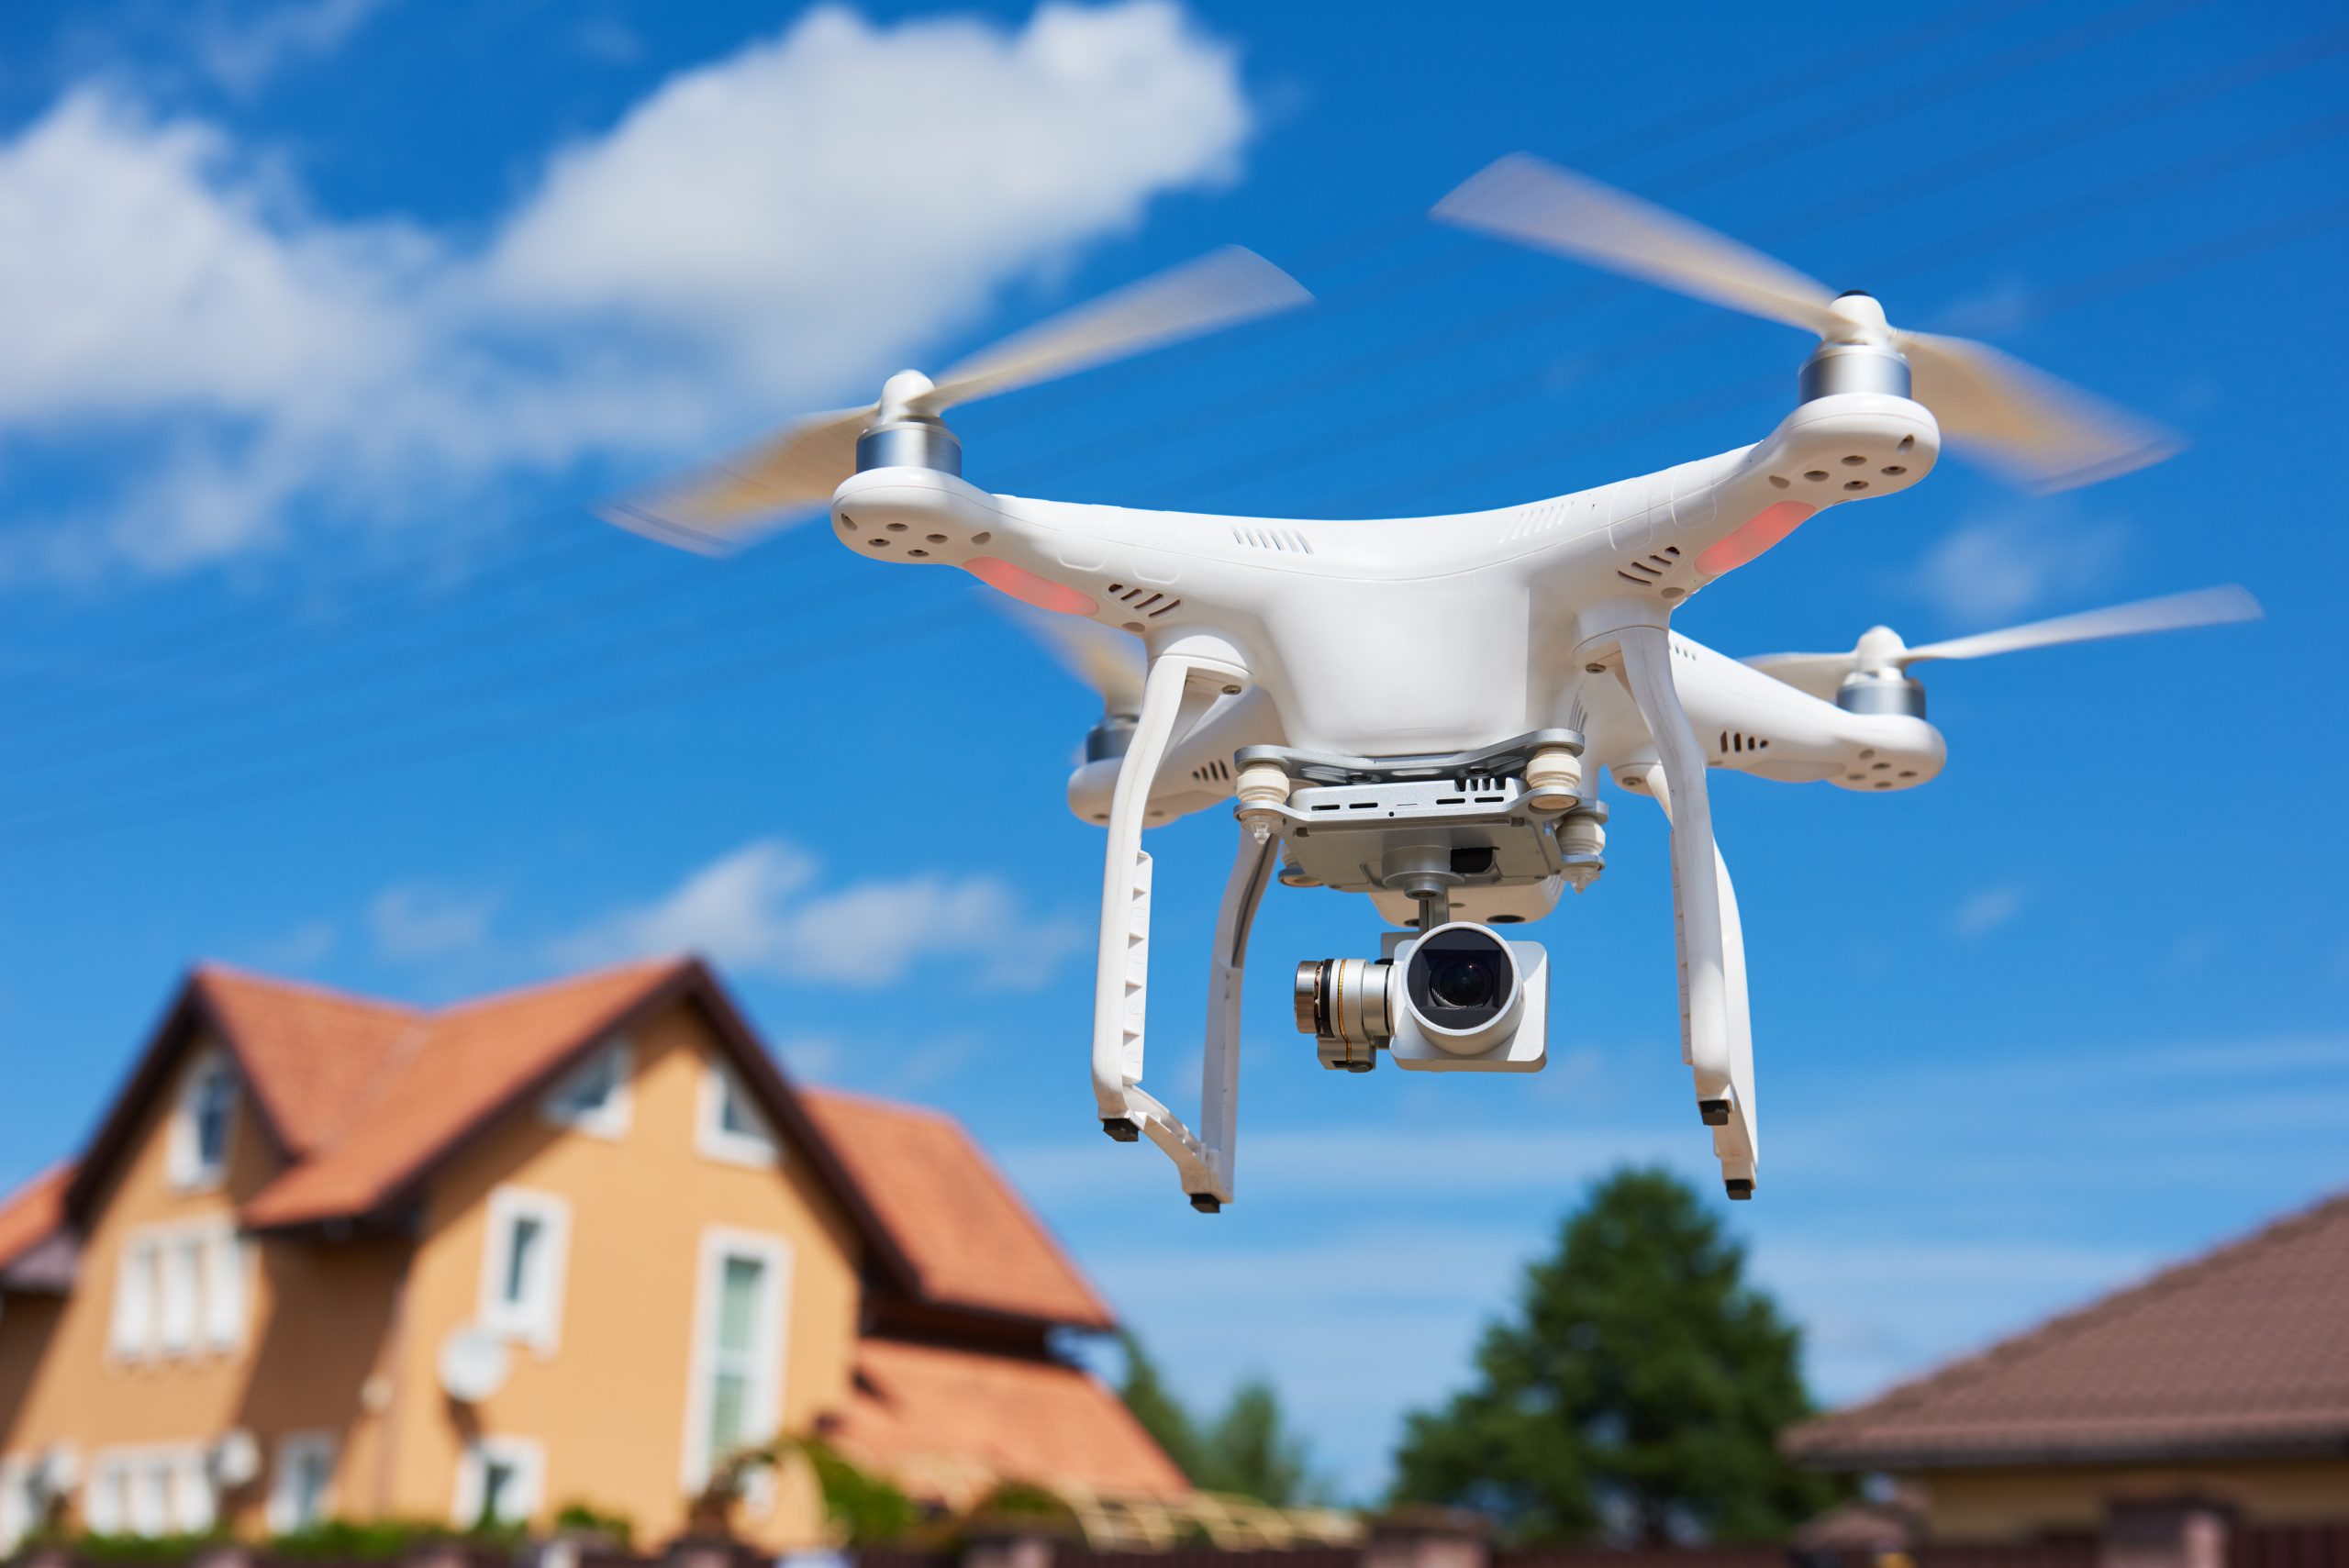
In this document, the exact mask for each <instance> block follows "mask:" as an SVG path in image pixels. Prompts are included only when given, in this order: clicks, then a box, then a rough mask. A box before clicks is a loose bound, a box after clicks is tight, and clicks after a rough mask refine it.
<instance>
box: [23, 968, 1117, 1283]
mask: <svg viewBox="0 0 2349 1568" xmlns="http://www.w3.org/2000/svg"><path fill="white" fill-rule="evenodd" d="M680 1004H690V1005H693V1006H697V1007H698V1008H699V1009H700V1011H701V1014H702V1016H703V1018H705V1019H706V1020H707V1022H708V1024H709V1026H710V1029H711V1031H712V1034H713V1035H714V1037H715V1039H716V1040H717V1042H718V1048H719V1049H720V1050H721V1051H724V1052H725V1053H726V1055H727V1058H728V1060H729V1062H732V1063H733V1064H734V1066H735V1067H736V1068H737V1069H738V1070H739V1072H740V1076H741V1079H742V1082H743V1083H744V1084H745V1085H746V1086H747V1087H748V1088H749V1090H750V1091H751V1094H752V1095H755V1096H756V1097H757V1099H758V1101H759V1103H760V1105H761V1106H763V1108H764V1109H765V1111H766V1112H767V1114H768V1115H769V1116H770V1117H771V1118H773V1120H774V1125H775V1128H776V1130H777V1131H778V1132H780V1133H781V1134H782V1136H783V1138H784V1140H785V1145H786V1146H787V1147H789V1148H790V1149H792V1150H793V1151H794V1152H795V1155H796V1157H797V1158H799V1159H801V1160H802V1161H803V1162H804V1163H805V1165H806V1166H807V1168H808V1169H809V1170H810V1171H811V1172H812V1173H814V1176H815V1178H816V1180H817V1182H818V1184H819V1185H820V1186H822V1187H823V1188H824V1189H825V1190H826V1191H827V1192H829V1194H830V1195H831V1196H832V1197H833V1198H834V1199H836V1200H837V1201H838V1202H839V1204H840V1205H841V1208H842V1210H843V1211H845V1213H846V1214H847V1216H848V1218H849V1220H850V1222H851V1223H852V1225H854V1226H855V1227H856V1229H857V1230H858V1231H859V1233H860V1234H861V1235H862V1236H863V1238H864V1240H865V1242H866V1245H867V1246H868V1248H869V1250H870V1253H871V1255H872V1257H873V1258H874V1262H875V1264H876V1271H877V1273H879V1275H880V1276H881V1277H882V1278H884V1279H885V1280H886V1281H889V1282H891V1283H893V1284H895V1285H896V1287H898V1288H899V1289H901V1290H903V1291H904V1292H905V1293H906V1294H907V1296H908V1297H909V1298H910V1299H912V1300H914V1301H916V1302H918V1303H922V1304H925V1305H928V1306H934V1307H945V1308H950V1309H953V1310H956V1311H960V1312H964V1313H985V1314H987V1315H989V1316H991V1317H994V1318H1003V1319H1011V1320H1016V1321H1018V1322H1019V1323H1021V1324H1024V1325H1028V1326H1030V1327H1033V1326H1038V1325H1053V1324H1064V1325H1067V1326H1070V1327H1074V1328H1086V1329H1107V1328H1110V1327H1113V1326H1114V1321H1115V1320H1114V1319H1113V1318H1111V1316H1110V1313H1109V1310H1108V1307H1107V1306H1105V1305H1104V1304H1103V1303H1102V1301H1101V1298H1100V1297H1099V1296H1097V1295H1096V1294H1094V1291H1093V1289H1092V1287H1091V1286H1090V1285H1089V1284H1086V1283H1085V1277H1084V1275H1082V1274H1081V1273H1078V1272H1077V1270H1076V1267H1075V1265H1074V1264H1073V1263H1071V1262H1069V1260H1068V1257H1067V1255H1066V1254H1065V1253H1063V1251H1061V1250H1060V1248H1059V1246H1058V1245H1057V1244H1056V1243H1055V1242H1054V1241H1053V1240H1052V1237H1051V1235H1050V1234H1049V1233H1047V1232H1046V1231H1045V1229H1044V1228H1043V1226H1042V1225H1041V1224H1040V1223H1039V1222H1038V1221H1037V1219H1036V1218H1035V1216H1034V1215H1033V1214H1031V1213H1030V1211H1029V1209H1028V1207H1027V1206H1026V1205H1025V1204H1023V1203H1022V1202H1021V1201H1020V1200H1019V1195H1017V1194H1015V1193H1014V1192H1013V1191H1012V1190H1011V1189H1010V1187H1009V1186H1008V1184H1006V1183H1005V1181H1004V1179H1003V1176H1002V1173H1000V1172H998V1171H997V1170H996V1168H995V1166H994V1165H993V1164H992V1163H990V1162H988V1161H987V1159H986V1157H985V1155H983V1154H982V1153H980V1152H979V1151H978V1150H977V1148H976V1147H974V1145H973V1144H972V1143H971V1141H970V1140H969V1138H968V1137H966V1136H965V1135H964V1133H963V1129H961V1128H960V1127H959V1126H957V1125H956V1124H955V1123H954V1122H953V1121H952V1120H951V1119H950V1118H946V1117H943V1116H941V1115H938V1114H937V1113H935V1112H930V1111H921V1110H917V1109H914V1108H913V1107H911V1106H892V1105H888V1104H885V1103H884V1102H879V1101H873V1100H863V1099H857V1098H852V1097H850V1096H844V1095H802V1094H801V1093H800V1092H799V1091H798V1090H797V1089H796V1088H795V1087H794V1086H793V1085H792V1084H789V1083H788V1082H786V1081H785V1078H784V1076H783V1073H782V1071H781V1069H780V1068H779V1067H778V1066H777V1065H776V1064H775V1062H774V1057H773V1056H772V1055H771V1054H770V1053H769V1052H768V1051H766V1049H765V1048H764V1047H763V1045H761V1044H760V1043H759V1041H758V1039H757V1037H756V1036H754V1035H753V1034H752V1033H751V1030H750V1027H749V1026H748V1025H747V1024H746V1023H744V1022H743V1020H742V1017H741V1014H740V1011H739V1010H738V1009H736V1007H735V1006H734V1005H733V1003H732V1002H731V1001H730V1000H729V998H728V997H727V995H726V994H725V991H724V989H723V988H722V987H721V986H720V985H719V984H718V981H717V979H716V977H715V976H713V975H712V974H711V973H709V971H708V970H707V968H706V967H705V966H703V965H702V964H701V963H700V962H696V961H694V960H690V959H667V960H661V961H656V962H646V963H636V964H629V965H624V966H621V967H618V968H614V969H607V970H600V971H596V972H595V973H588V974H584V975H577V976H573V977H572V978H570V979H566V980H562V981H557V982H554V983H552V984H544V985H538V986H532V987H529V988H527V989H524V990H519V991H512V992H507V993H505V994H503V995H496V996H491V997H487V998H484V999H483V1000H479V1001H474V1002H467V1003H463V1004H461V1005H459V1006H452V1007H446V1008H441V1009H439V1010H430V1011H428V1010H425V1009H422V1008H417V1007H408V1006H397V1005H395V1004H392V1003H388V1002H379V1001H374V1000H371V999H369V998H366V997H361V996H351V995H343V994H340V993H338V992H333V991H328V990H324V989H322V988H320V987H317V986H313V985H304V984H295V983H293V982H288V981H281V980H273V979H269V978H266V977H263V976H260V975H253V974H246V973H239V972H236V971H232V970H226V969H221V968H218V967H217V966H211V965H206V966H205V967H202V968H200V969H198V970H197V971H196V972H195V974H194V975H193V976H191V977H190V979H189V981H188V984H186V985H185V986H184V987H183V988H182V990H181V992H180V994H179V995H178V997H177V998H176V999H175V1000H174V1002H173V1006H172V1007H171V1009H170V1010H169V1011H168V1012H167V1013H166V1014H165V1015H164V1018H163V1021H162V1023H161V1025H160V1026H159V1027H158V1028H157V1029H156V1030H155V1032H154V1035H153V1037H152V1038H151V1040H150V1042H149V1044H148V1047H147V1050H146V1051H145V1052H144V1053H143V1054H142V1055H141V1057H140V1059H139V1064H138V1066H137V1067H136V1068H135V1069H134V1071H133V1073H132V1074H131V1077H130V1081H129V1083H128V1084H127V1085H126V1086H125V1087H124V1088H123V1090H122V1091H121V1093H120V1094H118V1095H117V1097H116V1099H115V1101H114V1103H113V1105H112V1106H110V1107H109V1109H108V1110H107V1113H106V1118H105V1119H104V1120H103V1121H102V1122H101V1124H100V1126H99V1129H98V1132H97V1135H96V1136H95V1138H94V1139H93V1140H91V1143H90V1146H89V1148H88V1149H87V1150H86V1151H84V1154H83V1158H82V1160H81V1161H80V1162H79V1163H78V1165H77V1167H75V1168H74V1169H72V1170H71V1171H60V1172H57V1173H51V1174H50V1176H49V1177H46V1178H44V1180H45V1181H48V1182H49V1183H50V1187H49V1188H48V1189H47V1196H46V1197H42V1196H41V1195H37V1194H35V1193H34V1192H33V1191H32V1189H30V1188H28V1189H27V1191H26V1193H24V1194H22V1195H19V1198H18V1199H17V1200H11V1201H10V1203H9V1204H8V1206H7V1207H6V1208H0V1266H5V1264H6V1262H8V1259H7V1255H6V1249H5V1241H6V1237H7V1235H8V1234H9V1231H8V1230H7V1229H6V1228H7V1226H8V1225H9V1224H11V1223H15V1224H17V1225H18V1226H30V1225H32V1224H33V1223H34V1220H33V1219H30V1218H15V1217H17V1214H18V1207H19V1205H20V1204H22V1205H30V1206H35V1207H26V1208H25V1209H24V1213H25V1214H26V1215H37V1214H38V1213H40V1212H50V1214H51V1218H50V1220H49V1221H48V1224H49V1226H50V1229H52V1230H54V1229H57V1228H58V1225H59V1223H60V1221H61V1220H63V1221H74V1222H78V1221H79V1220H80V1219H81V1218H83V1217H84V1216H85V1215H86V1213H87V1211H88V1207H89V1206H90V1205H91V1204H93V1203H95V1201H96V1200H97V1195H98V1194H99V1192H100V1191H101V1190H102V1187H103V1184H104V1183H105V1181H106V1173H107V1171H108V1170H109V1169H111V1168H112V1167H113V1166H114V1164H115V1163H116V1162H117V1157H118V1155H119V1154H120V1153H121V1152H122V1151H123V1150H124V1149H126V1148H127V1147H128V1142H129V1140H130V1139H131V1138H132V1137H133V1136H134V1135H135V1133H136V1131H137V1129H138V1127H139V1124H140V1118H141V1117H142V1116H143V1115H144V1114H145V1113H144V1107H145V1106H147V1105H148V1104H149V1103H150V1101H151V1099H152V1098H153V1096H154V1095H158V1094H160V1093H161V1092H162V1091H163V1089H164V1088H165V1087H166V1086H167V1085H168V1083H169V1081H170V1074H171V1073H173V1071H174V1070H175V1063H176V1062H178V1061H179V1060H180V1058H181V1055H182V1053H183V1051H184V1049H185V1048H186V1046H187V1044H188V1042H189V1041H191V1040H197V1039H204V1040H218V1041H220V1042H221V1043H222V1044H223V1045H225V1047H226V1048H227V1049H228V1051H229V1052H230V1053H231V1054H232V1055H233V1056H234V1057H235V1059H236V1061H237V1063H238V1066H239V1070H240V1071H241V1073H243V1075H244V1078H245V1082H246V1084H247V1085H248V1086H249V1088H250V1092H251V1095H252V1099H253V1102H254V1104H255V1105H256V1106H258V1107H259V1110H260V1115H259V1116H258V1118H256V1119H257V1120H259V1121H261V1122H262V1124H263V1127H262V1131H263V1132H264V1133H265V1134H266V1135H267V1136H268V1137H269V1139H270V1140H271V1142H272V1144H273V1147H274V1148H275V1149H276V1150H277V1151H278V1152H279V1153H280V1154H281V1155H282V1156H283V1158H284V1169H283V1171H282V1172H281V1173H279V1174H278V1176H277V1177H276V1178H275V1179H274V1180H273V1181H272V1182H271V1183H270V1184H268V1185H266V1186H264V1187H263V1188H262V1190H261V1191H259V1192H258V1193H255V1194H253V1195H252V1196H251V1197H250V1198H249V1199H247V1200H246V1202H245V1204H244V1206H243V1207H242V1209H241V1211H240V1213H239V1218H240V1219H241V1220H242V1222H243V1223H244V1224H245V1225H246V1226H248V1227H249V1228H250V1229H256V1230H287V1229H301V1228H306V1227H312V1226H317V1225H322V1224H328V1223H333V1222H339V1221H367V1220H385V1219H391V1218H396V1217H397V1216H398V1215H399V1214H400V1213H402V1212H403V1211H404V1209H405V1207H406V1206H407V1205H409V1204H411V1203H412V1202H413V1201H414V1200H415V1198H416V1197H417V1194H418V1193H419V1191H420V1190H421V1187H422V1184H424V1183H425V1182H426V1181H427V1180H428V1179H429V1177H430V1176H431V1174H432V1173H433V1172H434V1171H436V1170H437V1169H438V1168H439V1167H440V1163H441V1162H443V1161H445V1160H446V1159H448V1158H449V1157H450V1156H451V1154H453V1153H454V1152H455V1151H458V1150H459V1149H461V1148H462V1147H463V1146H464V1144H465V1142H466V1140H468V1139H470V1138H471V1137H473V1135H474V1134H475V1133H476V1132H478V1131H480V1130H481V1129H484V1128H485V1127H487V1126H488V1125H490V1124H491V1123H492V1122H493V1121H495V1119H496V1118H498V1117H500V1116H502V1115H503V1114H505V1113H506V1112H507V1111H508V1110H509V1109H511V1108H512V1107H513V1106H515V1105H517V1104H518V1103H520V1102H522V1101H523V1100H525V1099H526V1098H527V1097H528V1096H529V1095H533V1094H536V1093H539V1092H540V1090H542V1089H543V1088H545V1087H547V1086H548V1085H550V1084H552V1083H553V1082H554V1081H555V1080H556V1079H557V1078H558V1077H560V1075H561V1074H562V1073H563V1072H564V1071H566V1070H567V1069H568V1068H569V1067H570V1065H571V1064H572V1062H574V1061H575V1060H576V1059H578V1058H579V1057H580V1056H581V1055H582V1054H584V1052H585V1051H588V1050H589V1049H591V1048H592V1047H593V1046H594V1045H595V1044H596V1042H597V1041H599V1040H605V1039H607V1038H609V1037H610V1036H612V1035H613V1034H616V1033H620V1032H624V1031H625V1030H626V1029H629V1028H631V1027H633V1025H634V1024H635V1023H636V1022H637V1021H638V1020H639V1019H640V1018H646V1017H649V1016H651V1014H652V1013H654V1012H656V1011H658V1010H659V1009H661V1008H663V1007H667V1006H675V1005H680ZM37 1200H38V1201H39V1202H47V1203H48V1204H50V1210H47V1211H43V1210H39V1208H38V1204H37ZM29 1244H30V1242H29V1241H28V1245H29ZM54 1272H55V1271H54V1270H51V1271H50V1273H54Z"/></svg>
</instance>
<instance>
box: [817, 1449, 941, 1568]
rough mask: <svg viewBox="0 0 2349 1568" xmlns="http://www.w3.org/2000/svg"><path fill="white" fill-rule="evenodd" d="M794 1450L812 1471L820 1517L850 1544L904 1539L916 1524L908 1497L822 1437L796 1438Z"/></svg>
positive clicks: (916, 1516) (916, 1512) (916, 1514)
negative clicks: (820, 1504)
mask: <svg viewBox="0 0 2349 1568" xmlns="http://www.w3.org/2000/svg"><path fill="white" fill-rule="evenodd" d="M796 1447H797V1448H798V1450H799V1451H800V1452H801V1453H802V1454H804V1455H805V1456H806V1457H807V1464H808V1467H809V1468H810V1469H812V1470H813V1471H814V1472H815V1473H816V1488H817V1490H818V1492H819V1493H821V1494H822V1496H823V1499H824V1517H825V1518H828V1519H829V1520H831V1522H832V1525H833V1528H835V1529H838V1530H839V1531H840V1532H841V1534H842V1535H843V1536H845V1537H846V1538H847V1540H848V1544H849V1545H851V1546H880V1545H885V1544H887V1543H889V1542H891V1541H897V1540H904V1539H905V1538H906V1537H907V1536H908V1535H910V1534H912V1533H913V1530H914V1528H915V1527H916V1526H917V1525H918V1524H919V1523H920V1522H921V1511H920V1510H919V1509H918V1508H917V1507H914V1501H913V1499H912V1498H910V1497H908V1496H906V1495H905V1493H904V1492H902V1491H900V1490H899V1489H898V1488H897V1487H896V1485H895V1484H893V1483H891V1482H889V1481H887V1480H885V1479H884V1478H882V1477H880V1476H875V1475H868V1474H866V1473H864V1472H863V1471H862V1470H859V1469H858V1468H857V1467H856V1466H855V1465H853V1464H851V1463H850V1462H848V1461H847V1460H845V1459H843V1458H841V1454H840V1451H838V1450H837V1449H835V1448H833V1447H832V1445H831V1444H829V1443H828V1442H826V1441H824V1440H822V1439H821V1438H801V1439H799V1440H797V1442H796Z"/></svg>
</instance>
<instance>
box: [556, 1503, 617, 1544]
mask: <svg viewBox="0 0 2349 1568" xmlns="http://www.w3.org/2000/svg"><path fill="white" fill-rule="evenodd" d="M554 1528H555V1529H557V1530H576V1531H579V1532H581V1533H584V1534H592V1535H600V1536H607V1537H609V1538H610V1539H611V1540H612V1541H613V1542H614V1543H615V1544H617V1545H618V1546H621V1547H623V1548H625V1547H627V1546H629V1544H631V1543H632V1542H633V1541H634V1540H635V1539H636V1526H635V1524H634V1523H633V1522H632V1521H631V1520H630V1519H629V1517H628V1516H627V1515H626V1514H607V1513H605V1512H604V1511H603V1510H602V1509H600V1508H598V1507H596V1506H595V1505H594V1504H592V1503H584V1502H581V1501H579V1500H578V1499H576V1498H574V1499H573V1500H572V1501H570V1502H568V1503H565V1504H564V1505H563V1506H562V1507H560V1508H558V1509H556V1510H555V1515H554Z"/></svg>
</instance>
